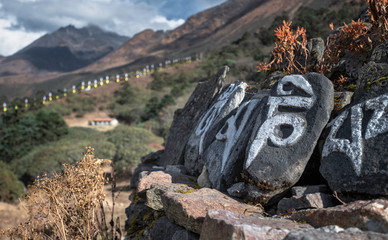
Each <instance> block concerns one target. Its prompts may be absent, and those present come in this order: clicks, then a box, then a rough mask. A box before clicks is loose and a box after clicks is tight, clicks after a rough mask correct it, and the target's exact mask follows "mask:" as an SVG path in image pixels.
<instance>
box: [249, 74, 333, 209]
mask: <svg viewBox="0 0 388 240" xmlns="http://www.w3.org/2000/svg"><path fill="white" fill-rule="evenodd" d="M333 95H334V92H333V85H332V83H331V82H330V80H329V79H327V78H326V77H324V76H323V75H320V74H317V73H309V74H306V75H303V76H302V75H289V76H286V77H284V78H283V79H282V80H280V81H279V82H278V84H276V85H275V86H274V87H273V89H272V93H271V96H269V98H268V101H267V102H266V106H265V108H263V111H261V112H260V114H259V116H258V118H257V122H256V125H255V127H254V128H253V130H252V135H251V138H250V140H249V144H248V148H247V151H246V157H245V162H244V166H243V167H244V171H245V172H246V173H247V175H248V178H249V179H250V180H251V181H253V182H254V183H255V185H257V186H258V187H259V188H262V190H263V191H264V192H265V193H266V201H269V199H268V198H271V195H272V194H271V192H273V194H275V193H279V191H280V192H282V191H284V190H286V189H288V188H290V187H291V186H292V185H294V184H295V183H296V182H297V181H298V180H299V178H300V176H301V175H302V173H303V171H304V168H305V166H306V164H307V162H308V160H309V159H310V156H311V154H312V152H313V150H314V147H315V145H316V144H317V141H318V138H319V136H320V134H321V132H322V130H323V128H324V127H325V125H326V123H327V122H328V120H329V117H330V113H331V111H332V110H333V106H334V101H333V99H334V97H333ZM263 203H264V204H265V202H263Z"/></svg>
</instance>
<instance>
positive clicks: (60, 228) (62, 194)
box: [1, 147, 121, 239]
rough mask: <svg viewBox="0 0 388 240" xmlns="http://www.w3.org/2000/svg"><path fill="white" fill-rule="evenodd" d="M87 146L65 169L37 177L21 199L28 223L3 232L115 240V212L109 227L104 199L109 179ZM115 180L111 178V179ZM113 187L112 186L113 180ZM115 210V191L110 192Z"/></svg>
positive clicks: (117, 229) (14, 236) (21, 236)
mask: <svg viewBox="0 0 388 240" xmlns="http://www.w3.org/2000/svg"><path fill="white" fill-rule="evenodd" d="M106 163H109V164H110V163H111V162H110V161H109V160H102V159H96V158H95V157H94V155H93V149H92V148H90V147H89V148H88V149H87V151H86V152H85V153H84V157H83V158H82V159H81V161H79V162H78V163H77V164H75V165H64V171H63V172H62V173H60V174H58V173H54V174H53V175H52V176H51V177H48V176H43V177H41V178H39V177H38V178H37V179H36V181H35V182H34V184H33V185H32V186H30V188H29V190H28V193H27V194H26V195H25V196H24V197H23V198H22V199H21V202H22V204H23V205H24V206H25V208H26V209H27V211H28V220H27V222H25V223H23V224H20V225H19V226H18V227H14V228H10V229H8V230H5V231H2V232H1V235H6V236H9V237H10V238H12V239H96V238H97V237H99V238H102V239H117V237H120V236H118V235H120V234H121V231H120V225H119V224H118V226H116V223H117V221H114V219H113V217H114V214H111V218H112V220H111V221H110V222H109V223H110V225H111V226H110V227H108V224H107V220H106V216H105V210H104V207H103V201H104V199H105V194H104V184H105V183H107V181H108V179H107V178H106V176H105V174H104V170H103V167H102V164H106ZM113 180H114V178H113ZM112 189H115V181H113V185H112ZM112 196H113V202H112V203H111V210H112V212H114V207H115V204H114V199H115V193H114V191H112Z"/></svg>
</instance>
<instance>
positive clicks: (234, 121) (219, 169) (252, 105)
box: [203, 90, 270, 190]
mask: <svg viewBox="0 0 388 240" xmlns="http://www.w3.org/2000/svg"><path fill="white" fill-rule="evenodd" d="M269 94H270V91H269V90H263V91H260V92H259V93H257V94H256V95H255V96H253V97H252V98H251V99H249V100H248V101H246V102H244V103H242V104H241V106H240V107H239V108H238V109H237V110H236V111H235V112H234V114H231V116H229V117H228V119H227V120H226V121H225V122H223V125H222V126H221V127H217V126H215V127H214V129H215V130H216V131H217V132H216V133H215V139H214V141H213V142H212V143H211V144H210V146H209V147H208V148H207V150H206V151H205V153H204V154H203V161H204V163H205V164H206V166H207V169H208V172H209V180H210V182H211V183H212V187H214V188H217V189H219V190H225V189H226V188H227V187H230V186H231V185H232V183H233V181H234V179H235V177H238V176H240V173H241V172H242V167H243V163H244V156H245V149H246V147H247V144H248V140H249V137H250V136H251V133H252V128H253V126H254V125H255V123H256V122H257V121H260V120H259V119H257V116H258V115H259V113H260V111H261V110H262V109H263V107H264V102H265V101H262V100H265V98H268V96H269Z"/></svg>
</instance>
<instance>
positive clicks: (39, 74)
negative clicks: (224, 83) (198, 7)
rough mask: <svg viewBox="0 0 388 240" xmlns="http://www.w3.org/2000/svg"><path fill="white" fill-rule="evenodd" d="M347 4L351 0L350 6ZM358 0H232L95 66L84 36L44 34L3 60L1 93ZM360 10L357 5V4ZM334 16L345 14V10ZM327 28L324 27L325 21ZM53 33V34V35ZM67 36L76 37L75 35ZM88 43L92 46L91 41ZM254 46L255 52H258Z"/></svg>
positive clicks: (83, 75)
mask: <svg viewBox="0 0 388 240" xmlns="http://www.w3.org/2000/svg"><path fill="white" fill-rule="evenodd" d="M345 3H347V5H346V6H345ZM358 3H364V0H343V1H336V0H327V1H320V0H289V1H284V0H229V1H227V2H225V3H223V4H221V5H219V6H216V7H213V8H210V9H208V10H205V11H203V12H200V13H198V14H195V15H193V16H191V17H190V18H188V19H187V21H186V22H185V23H184V24H183V25H181V26H179V27H178V28H176V29H174V30H171V31H167V32H164V31H153V30H144V31H142V32H140V33H138V34H136V35H134V36H133V37H132V38H130V39H128V40H127V41H126V42H125V43H123V44H122V45H121V46H120V47H118V48H117V49H116V50H114V51H111V52H109V53H108V54H106V55H105V56H104V57H101V58H100V59H99V60H97V61H95V62H93V63H91V64H88V63H85V59H86V60H87V58H84V57H83V56H86V55H88V56H92V57H91V58H93V57H96V58H98V54H95V52H93V51H97V50H96V48H92V50H91V52H88V51H86V49H88V47H89V46H88V45H89V44H86V43H87V41H86V40H85V41H80V43H78V42H74V41H73V42H72V41H71V40H72V38H71V37H69V38H68V39H67V40H66V41H63V42H60V43H61V44H57V45H55V44H51V42H50V41H49V39H46V38H42V39H40V41H39V42H38V41H37V42H35V43H33V44H31V46H29V47H27V48H25V49H23V50H21V51H20V52H18V53H17V54H15V56H12V57H10V58H6V59H4V60H3V61H2V62H1V60H0V95H1V94H4V95H7V96H11V98H12V97H15V96H27V95H29V94H33V93H35V92H37V91H38V90H44V91H49V90H52V89H59V88H63V87H64V86H67V87H69V86H71V84H79V82H80V81H81V80H83V79H88V78H89V79H93V78H96V77H99V76H101V74H102V75H105V74H108V72H109V74H116V73H117V71H129V70H131V68H132V70H133V69H135V68H137V67H144V65H146V64H150V63H154V64H155V63H156V64H157V63H159V62H162V61H164V60H165V59H171V58H180V57H185V56H189V55H190V56H193V55H196V54H198V53H207V52H209V51H212V50H216V49H220V48H221V47H223V46H226V45H229V44H231V43H233V42H235V41H236V40H238V39H240V38H241V37H242V36H243V35H244V33H245V32H251V33H255V34H253V36H255V37H259V36H260V31H261V30H260V29H264V30H265V31H267V30H266V29H268V27H269V26H271V25H272V23H273V21H274V19H275V18H276V17H278V16H284V15H287V16H288V18H289V19H291V20H292V19H293V17H294V15H295V14H296V13H297V12H299V10H300V9H305V8H307V9H311V8H316V9H318V8H319V9H322V8H325V9H329V10H330V11H332V10H333V11H337V10H339V9H341V10H342V8H343V7H344V6H345V7H346V8H349V7H351V6H355V5H357V4H358ZM358 5H360V4H358ZM357 9H359V6H358V7H357ZM357 12H358V11H357ZM334 15H341V12H337V13H336V14H334ZM318 18H319V17H318ZM328 18H329V19H326V20H325V21H323V20H321V19H318V20H317V21H322V22H327V21H328V20H330V21H332V15H330V16H328ZM338 24H340V23H338ZM327 25H328V23H327ZM323 27H326V25H325V26H323ZM73 31H74V27H66V28H62V29H61V31H60V30H58V31H57V32H70V33H71V32H73ZM85 32H87V31H85ZM267 34H270V35H271V36H272V34H273V30H268V32H267ZM50 35H54V33H53V34H50ZM68 35H69V36H73V35H74V34H68ZM89 35H90V34H89ZM89 35H88V34H84V35H83V36H86V37H85V38H87V37H90V36H89ZM90 38H91V37H90ZM54 39H55V41H57V42H58V41H61V38H60V37H56V38H54ZM52 41H53V42H55V41H54V40H52ZM91 41H92V40H91ZM256 43H257V44H256V45H255V46H254V47H257V52H261V53H263V55H265V54H267V53H269V51H270V48H271V47H270V46H264V44H263V45H261V44H260V40H259V41H256ZM77 44H78V45H77ZM90 45H92V46H93V44H90ZM117 45H118V44H117ZM117 45H116V46H117ZM39 47H45V49H41V50H42V51H37V50H39ZM254 47H253V48H252V51H255V49H254ZM48 48H52V49H48ZM101 49H103V50H104V49H105V50H106V48H104V47H102V48H99V50H101ZM44 50H46V52H45V51H44ZM103 50H101V52H102V54H101V55H103V54H105V52H106V51H105V50H104V51H103ZM34 51H35V52H36V53H37V54H38V55H39V54H41V58H38V59H40V60H35V65H33V64H31V61H32V62H34V61H33V60H31V61H29V59H30V58H28V56H27V57H26V55H28V54H30V53H31V52H32V53H34ZM101 52H100V53H101ZM48 53H61V54H62V55H66V56H67V57H66V58H60V61H59V60H58V59H57V60H55V56H53V55H50V54H48ZM93 54H94V55H93ZM18 56H19V57H18ZM20 56H24V57H20ZM34 56H35V55H34ZM91 58H90V59H91ZM10 60H12V61H10ZM252 60H253V59H250V60H248V59H246V60H245V62H244V61H242V62H241V63H239V64H245V65H246V63H247V61H250V62H251V63H252ZM41 61H42V62H45V61H46V62H48V63H47V64H46V68H47V66H49V67H50V69H46V72H44V71H41V69H40V65H39V64H40V63H41ZM50 64H51V65H50ZM83 64H84V66H85V65H87V64H88V65H87V66H86V67H83V68H80V69H78V70H75V71H73V72H55V71H59V70H55V69H58V68H62V69H63V68H64V66H66V67H67V69H74V68H76V67H78V66H82V65H83ZM123 68H125V70H123ZM47 70H48V71H47ZM16 74H18V75H16ZM1 75H3V77H1ZM26 91H28V92H26ZM23 93H24V94H23Z"/></svg>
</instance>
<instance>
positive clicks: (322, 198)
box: [278, 193, 335, 213]
mask: <svg viewBox="0 0 388 240" xmlns="http://www.w3.org/2000/svg"><path fill="white" fill-rule="evenodd" d="M333 206H335V204H334V197H333V196H332V195H330V194H324V193H310V194H304V195H299V196H292V197H290V198H283V199H282V200H280V201H279V203H278V213H286V212H289V211H292V210H301V209H312V208H327V207H333Z"/></svg>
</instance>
